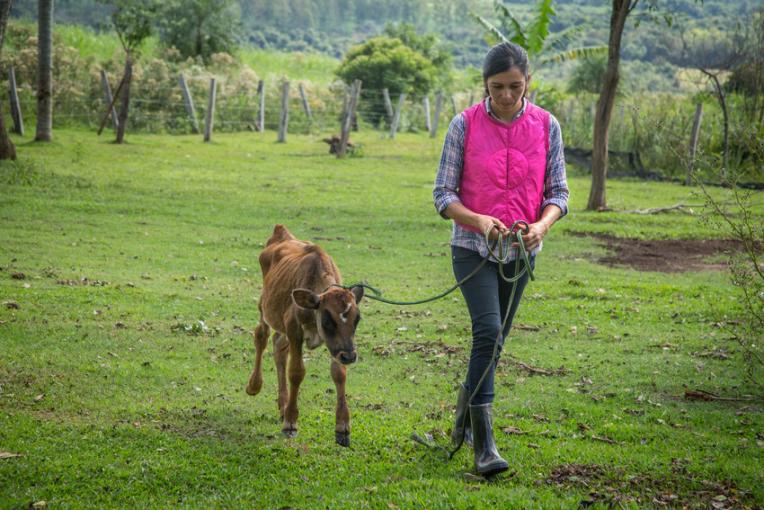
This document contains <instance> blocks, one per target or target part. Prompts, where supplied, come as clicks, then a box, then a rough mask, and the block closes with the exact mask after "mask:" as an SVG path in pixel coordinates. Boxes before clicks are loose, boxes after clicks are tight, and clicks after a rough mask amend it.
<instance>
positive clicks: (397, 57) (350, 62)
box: [336, 37, 437, 124]
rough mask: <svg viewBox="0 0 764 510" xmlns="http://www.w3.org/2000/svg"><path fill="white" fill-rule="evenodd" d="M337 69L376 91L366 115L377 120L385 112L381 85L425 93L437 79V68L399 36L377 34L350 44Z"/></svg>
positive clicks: (348, 80)
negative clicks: (377, 35)
mask: <svg viewBox="0 0 764 510" xmlns="http://www.w3.org/2000/svg"><path fill="white" fill-rule="evenodd" d="M336 73H337V76H339V77H340V78H342V80H344V81H345V82H346V83H351V82H352V81H353V80H361V81H362V82H363V88H364V89H365V90H367V91H368V90H373V91H375V95H374V96H373V97H372V98H371V101H370V103H371V104H370V107H369V108H368V111H367V112H366V116H367V117H368V119H369V121H371V122H372V123H374V124H377V123H378V122H379V120H380V119H381V118H382V117H383V116H384V115H385V107H384V103H383V102H382V97H381V96H382V95H381V93H380V91H381V90H382V89H384V88H387V89H388V90H389V91H390V93H391V94H400V93H402V92H406V93H415V94H426V93H428V92H429V91H430V90H432V87H433V85H434V83H435V82H436V75H437V69H436V68H435V66H434V65H433V63H432V62H431V61H430V60H429V59H427V58H426V57H425V56H424V55H422V54H421V53H419V52H418V51H416V50H414V49H412V48H409V47H408V46H406V45H405V44H404V43H403V41H401V40H400V39H398V38H390V37H374V38H372V39H369V40H368V41H366V42H365V43H363V44H359V45H358V46H354V47H352V48H350V50H349V51H348V52H347V54H346V55H345V59H344V60H343V61H342V63H341V64H340V66H339V68H338V69H337V71H336Z"/></svg>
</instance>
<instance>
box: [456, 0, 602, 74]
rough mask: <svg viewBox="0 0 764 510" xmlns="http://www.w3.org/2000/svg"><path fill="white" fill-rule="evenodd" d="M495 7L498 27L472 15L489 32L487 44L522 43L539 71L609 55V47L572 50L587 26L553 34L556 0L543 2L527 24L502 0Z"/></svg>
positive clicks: (486, 32)
mask: <svg viewBox="0 0 764 510" xmlns="http://www.w3.org/2000/svg"><path fill="white" fill-rule="evenodd" d="M493 8H494V12H495V13H496V16H497V17H498V18H499V23H498V25H495V24H493V23H491V22H490V21H488V20H487V19H485V18H484V17H483V16H480V15H479V14H476V13H474V12H470V15H471V16H472V18H473V19H475V21H477V22H478V23H479V24H480V25H481V26H482V27H483V29H484V30H485V36H484V37H485V40H486V42H487V43H488V44H489V45H491V46H492V45H494V44H498V43H500V42H513V43H515V44H519V45H520V46H522V47H523V48H525V49H526V51H527V52H528V57H529V58H530V59H531V60H532V61H533V62H534V66H535V67H537V68H538V67H543V66H544V65H548V64H551V63H555V64H560V63H562V62H566V61H569V60H576V59H581V58H591V57H595V56H600V55H607V49H608V47H607V45H604V46H580V47H576V48H568V46H569V45H570V44H571V42H572V41H573V39H574V38H575V36H577V35H578V34H580V33H581V30H582V28H583V27H580V26H578V27H571V28H568V29H565V30H563V31H561V32H557V33H555V34H552V33H550V31H549V25H550V24H551V22H552V18H554V17H555V16H556V15H557V13H556V11H555V10H554V6H553V0H539V2H538V3H537V4H536V5H535V7H534V8H533V18H532V19H531V20H530V21H529V22H528V23H527V24H525V25H523V24H522V23H521V22H520V20H519V19H517V17H516V16H515V15H514V14H512V12H510V10H509V8H508V7H507V6H506V5H504V3H503V2H502V1H501V0H494V4H493Z"/></svg>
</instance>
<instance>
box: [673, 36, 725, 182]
mask: <svg viewBox="0 0 764 510" xmlns="http://www.w3.org/2000/svg"><path fill="white" fill-rule="evenodd" d="M679 38H680V40H681V50H680V51H679V52H677V53H675V54H674V55H672V56H671V57H670V58H669V61H670V62H672V63H673V64H675V65H678V66H681V67H688V68H695V69H697V70H698V71H700V72H701V73H702V74H703V75H704V76H705V77H706V79H708V80H709V81H710V82H711V84H712V85H713V88H714V95H715V96H716V99H717V101H718V102H719V107H720V108H721V110H722V117H723V128H724V136H723V148H722V168H721V173H720V177H721V179H722V181H726V180H727V178H728V171H729V152H730V150H729V147H730V137H729V131H730V115H729V108H728V106H727V95H726V93H725V90H724V87H723V86H722V75H723V74H727V73H728V72H729V71H731V70H732V69H734V68H735V65H736V63H737V62H738V61H739V60H740V56H739V55H738V54H737V51H736V48H735V47H734V45H733V41H732V38H731V37H730V36H729V34H727V33H725V32H721V31H718V30H714V31H708V30H689V31H684V30H683V31H682V32H681V33H680V37H679Z"/></svg>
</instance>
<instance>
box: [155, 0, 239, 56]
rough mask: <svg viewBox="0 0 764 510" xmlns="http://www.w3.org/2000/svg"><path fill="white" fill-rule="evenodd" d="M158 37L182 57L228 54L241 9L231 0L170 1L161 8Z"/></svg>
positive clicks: (231, 48) (233, 46) (233, 44)
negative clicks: (175, 49)
mask: <svg viewBox="0 0 764 510" xmlns="http://www.w3.org/2000/svg"><path fill="white" fill-rule="evenodd" d="M162 14H163V16H162V21H161V22H160V36H161V39H162V42H163V43H164V44H165V45H166V46H168V47H169V46H174V47H175V48H177V49H178V50H179V51H180V53H181V55H182V56H183V57H196V56H201V57H202V58H204V59H205V60H208V59H209V57H210V56H211V55H212V54H213V53H221V52H226V53H232V51H233V49H234V48H235V46H236V41H237V38H238V35H239V32H240V22H239V20H240V19H241V16H240V15H241V12H240V10H239V5H238V3H236V2H235V1H234V0H171V1H169V2H166V3H165V5H164V7H163V8H162Z"/></svg>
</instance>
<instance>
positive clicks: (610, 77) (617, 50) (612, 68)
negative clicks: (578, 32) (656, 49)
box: [586, 0, 639, 211]
mask: <svg viewBox="0 0 764 510" xmlns="http://www.w3.org/2000/svg"><path fill="white" fill-rule="evenodd" d="M638 2H639V0H613V11H612V13H611V15H610V41H609V43H608V60H607V70H606V71H605V77H604V79H603V83H602V90H601V91H600V97H599V99H598V100H597V110H596V113H595V115H594V135H593V136H594V140H593V147H592V187H591V190H590V191H589V202H588V204H587V205H586V209H587V210H588V211H597V210H603V209H606V208H607V200H606V193H605V183H606V181H607V166H608V129H609V127H610V117H611V115H612V113H613V105H614V104H615V93H616V89H617V88H618V81H619V80H620V76H619V74H618V67H619V65H620V62H621V38H622V36H623V29H624V27H625V26H626V18H627V17H628V15H629V12H631V10H632V9H633V8H634V7H635V6H636V5H637V3H638Z"/></svg>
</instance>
